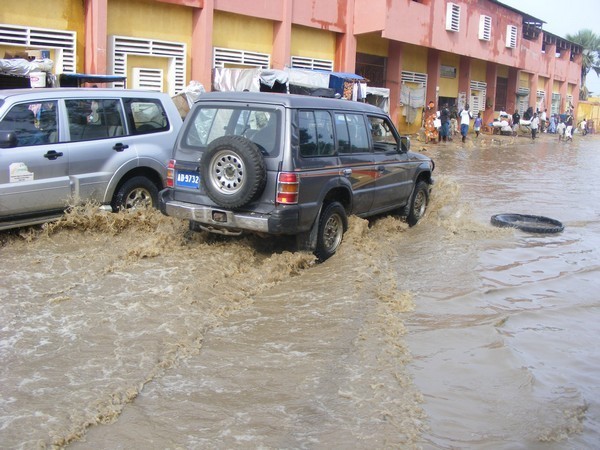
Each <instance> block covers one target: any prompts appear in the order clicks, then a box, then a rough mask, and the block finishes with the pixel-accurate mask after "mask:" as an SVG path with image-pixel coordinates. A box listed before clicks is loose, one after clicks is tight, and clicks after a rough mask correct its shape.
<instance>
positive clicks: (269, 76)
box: [259, 69, 289, 88]
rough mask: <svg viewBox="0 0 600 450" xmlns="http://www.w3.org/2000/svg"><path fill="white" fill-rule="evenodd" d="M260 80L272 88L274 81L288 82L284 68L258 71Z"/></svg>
mask: <svg viewBox="0 0 600 450" xmlns="http://www.w3.org/2000/svg"><path fill="white" fill-rule="evenodd" d="M259 76H260V82H261V83H262V84H265V85H267V86H269V87H270V88H272V87H273V86H274V85H275V83H276V82H277V83H280V84H288V80H289V76H288V73H287V72H286V71H284V70H277V69H265V70H261V71H260V75H259Z"/></svg>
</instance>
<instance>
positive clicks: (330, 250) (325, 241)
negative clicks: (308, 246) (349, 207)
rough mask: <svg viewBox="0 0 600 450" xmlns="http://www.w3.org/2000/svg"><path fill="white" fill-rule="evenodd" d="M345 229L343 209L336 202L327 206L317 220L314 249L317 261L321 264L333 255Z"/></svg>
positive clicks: (344, 212)
mask: <svg viewBox="0 0 600 450" xmlns="http://www.w3.org/2000/svg"><path fill="white" fill-rule="evenodd" d="M347 229H348V217H347V216H346V210H345V209H344V207H343V206H342V205H341V204H340V203H338V202H333V203H330V204H328V205H327V206H326V207H325V209H324V210H323V212H322V213H321V217H320V218H319V229H318V234H317V247H316V249H315V256H316V257H317V258H318V259H319V261H321V262H323V261H325V260H327V259H328V258H331V257H332V256H333V255H334V254H335V252H336V251H337V249H338V248H339V246H340V244H341V243H342V237H343V236H344V233H345V232H346V230H347Z"/></svg>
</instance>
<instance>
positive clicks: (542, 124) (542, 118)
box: [540, 109, 548, 133]
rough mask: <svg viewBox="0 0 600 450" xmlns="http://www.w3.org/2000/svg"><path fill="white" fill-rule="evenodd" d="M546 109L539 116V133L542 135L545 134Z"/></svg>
mask: <svg viewBox="0 0 600 450" xmlns="http://www.w3.org/2000/svg"><path fill="white" fill-rule="evenodd" d="M547 111H548V110H547V109H544V110H543V111H542V113H541V114H540V131H541V132H542V133H545V132H546V120H548V115H547Z"/></svg>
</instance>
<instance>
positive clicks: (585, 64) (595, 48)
mask: <svg viewBox="0 0 600 450" xmlns="http://www.w3.org/2000/svg"><path fill="white" fill-rule="evenodd" d="M567 39H568V40H569V41H571V42H574V43H575V44H578V45H581V47H583V51H582V62H581V89H580V91H579V98H580V100H587V98H588V94H589V93H588V89H587V87H586V86H585V79H586V77H587V74H588V73H589V72H590V70H592V69H594V71H595V72H596V75H597V76H600V36H597V35H596V34H595V33H594V32H592V30H588V29H585V30H580V31H578V32H577V34H574V35H570V34H567Z"/></svg>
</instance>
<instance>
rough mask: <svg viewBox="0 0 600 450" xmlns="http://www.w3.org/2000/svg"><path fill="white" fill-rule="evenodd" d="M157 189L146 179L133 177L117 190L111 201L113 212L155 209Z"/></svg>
mask: <svg viewBox="0 0 600 450" xmlns="http://www.w3.org/2000/svg"><path fill="white" fill-rule="evenodd" d="M157 204H158V188H157V187H156V185H155V184H154V183H153V182H152V181H150V180H149V179H148V178H146V177H133V178H131V179H129V180H127V181H126V182H125V183H123V185H122V186H121V187H120V188H119V190H118V191H117V193H116V194H115V196H114V198H113V201H112V204H111V206H112V208H113V211H118V210H120V209H135V208H155V207H156V205H157Z"/></svg>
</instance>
